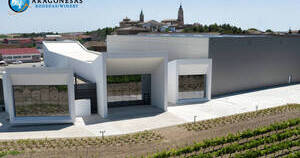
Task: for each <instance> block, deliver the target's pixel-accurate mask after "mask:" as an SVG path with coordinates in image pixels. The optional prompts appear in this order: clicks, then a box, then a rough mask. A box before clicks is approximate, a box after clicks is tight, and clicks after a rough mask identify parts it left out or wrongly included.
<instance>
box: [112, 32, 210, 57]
mask: <svg viewBox="0 0 300 158" xmlns="http://www.w3.org/2000/svg"><path fill="white" fill-rule="evenodd" d="M107 51H108V52H111V53H124V52H131V53H161V52H165V53H168V59H169V61H173V60H178V59H194V58H208V56H209V38H193V37H182V38H181V37H175V38H174V37H171V36H167V35H166V36H155V35H153V36H151V35H148V36H143V35H138V36H132V35H128V36H126V35H122V36H118V35H111V36H107Z"/></svg>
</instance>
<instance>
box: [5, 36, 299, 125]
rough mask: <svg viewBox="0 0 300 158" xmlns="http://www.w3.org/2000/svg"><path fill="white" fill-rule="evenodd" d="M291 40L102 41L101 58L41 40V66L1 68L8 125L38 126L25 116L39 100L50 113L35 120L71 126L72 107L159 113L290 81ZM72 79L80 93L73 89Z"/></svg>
mask: <svg viewBox="0 0 300 158" xmlns="http://www.w3.org/2000/svg"><path fill="white" fill-rule="evenodd" d="M299 42H300V37H292V38H291V37H277V36H238V35H236V36H229V35H227V36H225V35H223V36H222V35H192V34H152V35H138V36H129V35H127V36H108V39H107V52H106V53H101V52H94V51H89V50H87V49H86V48H85V47H84V46H82V45H81V44H80V43H79V42H75V41H48V42H44V43H43V46H44V53H45V54H44V60H45V65H46V67H45V68H31V69H27V70H26V69H20V70H19V69H7V70H6V71H5V75H4V78H3V82H4V84H3V85H4V86H5V87H4V89H5V91H4V96H5V105H6V110H7V112H8V113H9V114H10V119H11V121H12V122H13V123H17V124H18V123H38V122H39V121H38V120H39V117H36V115H35V113H34V112H33V113H30V114H29V115H28V113H29V111H36V109H40V107H39V105H41V103H46V105H51V106H50V107H52V108H53V109H54V110H52V108H48V107H47V108H45V109H48V110H46V111H42V112H41V113H42V114H43V115H42V116H40V117H41V118H42V119H41V120H42V121H40V123H55V122H56V123H62V122H72V121H73V120H74V119H73V118H74V117H75V114H77V113H80V112H78V110H84V109H88V110H91V112H92V113H96V114H99V115H100V116H101V117H104V118H105V117H107V116H108V115H109V110H110V109H111V108H114V107H116V106H118V107H120V106H121V107H126V106H130V105H148V106H155V107H157V108H158V109H161V111H167V108H168V105H170V104H183V105H185V104H188V103H195V102H198V103H201V102H203V101H209V100H210V99H211V97H212V96H218V95H224V94H229V93H234V92H240V91H247V90H253V89H257V88H264V87H268V86H275V85H282V84H290V83H297V82H299V81H300V70H299V69H298V68H299V67H300V62H299V59H300V53H299V52H300V46H299V45H298V44H299ZM47 74H48V75H47ZM51 75H52V76H51ZM62 76H64V77H62ZM21 78H22V79H21ZM23 78H25V80H23ZM78 79H79V80H81V81H84V82H85V83H87V85H86V88H82V87H79V85H78V84H77V82H78V81H77V80H78ZM71 80H72V81H71ZM74 80H75V83H74ZM35 85H36V86H38V85H39V86H40V85H43V87H36V86H35ZM82 90H84V91H82ZM39 91H43V92H47V93H43V92H39ZM86 94H88V95H86ZM26 96H31V97H29V98H28V97H26ZM58 96H60V97H58ZM66 96H68V99H66V98H67V97H66ZM74 96H75V97H74ZM89 96H94V97H95V101H92V102H93V103H92V105H91V106H92V107H89V104H87V105H85V104H80V105H78V104H76V101H77V100H76V99H88V98H89ZM42 98H43V99H42ZM49 98H54V103H52V102H51V101H53V100H52V99H49ZM57 98H60V99H57ZM91 100H93V99H91ZM24 101H25V102H24ZM23 102H24V103H23ZM74 102H75V103H74ZM67 104H68V106H67ZM74 105H76V106H74ZM36 106H37V107H38V108H36ZM53 106H54V107H53ZM79 106H80V107H79ZM199 106H201V105H199ZM20 107H21V108H20ZM66 107H68V108H66ZM75 107H76V108H75ZM16 109H17V110H16ZM58 109H63V110H62V111H61V110H58ZM47 111H49V113H50V114H49V113H47ZM74 113H75V114H74ZM32 115H33V116H35V117H33V116H32ZM24 117H25V118H24ZM49 117H50V119H49ZM32 119H34V120H32ZM45 119H47V120H49V121H48V122H47V121H46V120H45ZM55 120H57V121H55Z"/></svg>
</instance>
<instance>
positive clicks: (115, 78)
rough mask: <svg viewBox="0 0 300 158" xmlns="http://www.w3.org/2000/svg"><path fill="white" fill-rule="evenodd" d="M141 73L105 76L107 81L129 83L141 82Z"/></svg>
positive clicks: (110, 82)
mask: <svg viewBox="0 0 300 158" xmlns="http://www.w3.org/2000/svg"><path fill="white" fill-rule="evenodd" d="M141 81H142V75H123V76H107V83H108V84H113V83H130V82H141Z"/></svg>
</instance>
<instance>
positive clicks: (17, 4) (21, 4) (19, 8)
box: [8, 0, 30, 13]
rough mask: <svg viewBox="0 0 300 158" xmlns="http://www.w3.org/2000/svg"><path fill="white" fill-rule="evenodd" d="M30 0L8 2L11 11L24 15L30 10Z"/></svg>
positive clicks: (9, 0)
mask: <svg viewBox="0 0 300 158" xmlns="http://www.w3.org/2000/svg"><path fill="white" fill-rule="evenodd" d="M29 4H30V0H8V5H9V7H10V9H11V10H13V11H14V12H16V13H22V12H24V11H26V10H27V9H28V8H29Z"/></svg>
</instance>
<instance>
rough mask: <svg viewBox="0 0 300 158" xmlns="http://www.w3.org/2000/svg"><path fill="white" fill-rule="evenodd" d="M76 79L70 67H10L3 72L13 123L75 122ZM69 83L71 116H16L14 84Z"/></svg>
mask: <svg viewBox="0 0 300 158" xmlns="http://www.w3.org/2000/svg"><path fill="white" fill-rule="evenodd" d="M73 82H74V79H73V72H72V70H70V69H56V68H55V69H54V68H8V69H6V70H5V72H4V74H3V86H4V88H3V89H4V99H5V109H6V112H7V113H8V114H9V119H10V123H11V124H15V125H17V124H52V123H73V122H74V120H75V109H74V99H75V97H74V83H73ZM16 85H20V86H32V85H37V86H42V85H67V87H68V106H69V116H63V117H62V116H57V117H56V116H53V117H16V115H15V106H14V95H13V88H12V87H13V86H16Z"/></svg>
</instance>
